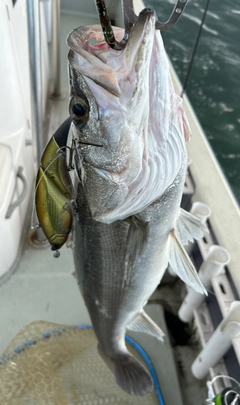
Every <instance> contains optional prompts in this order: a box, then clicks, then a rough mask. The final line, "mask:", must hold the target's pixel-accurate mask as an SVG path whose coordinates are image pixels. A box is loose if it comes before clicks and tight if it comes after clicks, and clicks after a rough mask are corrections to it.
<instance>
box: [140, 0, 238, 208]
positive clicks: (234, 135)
mask: <svg viewBox="0 0 240 405" xmlns="http://www.w3.org/2000/svg"><path fill="white" fill-rule="evenodd" d="M145 4H146V5H151V6H152V7H153V8H154V9H155V10H156V11H157V14H158V18H159V21H165V20H167V19H168V17H169V15H170V13H171V11H172V9H173V6H174V4H175V1H174V0H148V1H145ZM205 4H206V0H197V1H195V0H189V3H188V5H187V7H186V9H185V11H184V14H183V15H182V17H181V19H180V20H179V22H178V23H177V24H176V26H175V27H174V28H172V29H171V30H169V31H165V32H163V33H162V36H163V39H164V43H165V48H166V51H167V53H168V55H169V57H170V59H171V61H172V64H173V66H174V68H175V70H176V72H177V74H178V77H179V79H180V81H181V82H182V83H183V81H184V78H185V75H186V71H187V68H188V64H189V61H190V58H191V54H192V50H193V47H194V43H195V39H196V36H197V32H198V29H199V25H200V22H201V19H202V15H203V11H204V8H205ZM239 27H240V0H225V1H224V0H211V1H210V5H209V8H208V13H207V16H206V20H205V24H204V26H203V30H202V35H201V38H200V41H199V46H198V49H197V53H196V56H195V60H194V64H193V68H192V71H191V75H190V77H189V81H188V85H187V90H186V93H187V95H188V97H189V99H190V101H191V103H192V106H193V108H194V110H195V112H196V114H197V116H198V119H199V121H200V123H201V125H202V127H203V129H204V131H205V133H206V135H207V138H208V140H209V142H210V144H211V146H212V148H213V150H214V152H215V155H216V157H217V159H218V161H219V163H220V165H221V167H222V169H223V172H224V173H225V176H226V178H227V179H228V182H229V184H230V186H231V188H232V190H233V193H234V194H235V197H236V199H237V200H238V202H240V40H239V36H240V28H239ZM193 136H194V135H193Z"/></svg>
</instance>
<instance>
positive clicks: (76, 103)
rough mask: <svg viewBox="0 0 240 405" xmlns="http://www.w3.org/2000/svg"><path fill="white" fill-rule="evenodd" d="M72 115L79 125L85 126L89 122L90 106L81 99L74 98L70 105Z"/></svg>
mask: <svg viewBox="0 0 240 405" xmlns="http://www.w3.org/2000/svg"><path fill="white" fill-rule="evenodd" d="M69 110H70V114H73V115H74V118H73V119H74V120H75V121H76V122H77V123H81V124H84V123H85V122H86V121H87V120H88V114H89V105H88V103H87V102H86V101H85V100H84V99H82V98H80V97H76V96H74V97H72V99H71V100H70V105H69Z"/></svg>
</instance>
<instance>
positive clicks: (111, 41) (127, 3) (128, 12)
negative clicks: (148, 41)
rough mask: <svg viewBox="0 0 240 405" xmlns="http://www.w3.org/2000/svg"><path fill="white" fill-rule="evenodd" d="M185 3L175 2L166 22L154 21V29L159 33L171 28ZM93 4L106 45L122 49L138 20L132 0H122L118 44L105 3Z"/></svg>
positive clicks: (181, 0)
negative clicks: (123, 30)
mask: <svg viewBox="0 0 240 405" xmlns="http://www.w3.org/2000/svg"><path fill="white" fill-rule="evenodd" d="M187 2H188V0H177V3H176V5H175V7H174V9H173V11H172V14H171V15H170V17H169V19H168V20H167V21H166V22H165V23H161V22H160V21H158V20H157V21H156V25H155V27H156V29H157V30H160V31H165V30H168V29H169V28H171V27H173V26H174V25H175V24H176V22H177V21H178V19H179V17H180V16H181V14H182V12H183V10H184V8H185V7H186V5H187ZM95 4H96V8H97V12H98V16H99V19H100V23H101V26H102V30H103V35H104V37H105V40H106V42H107V44H108V45H109V46H110V47H111V48H113V49H115V50H122V49H124V48H125V46H126V44H127V41H128V38H129V35H130V32H131V30H132V27H133V25H134V24H135V22H136V21H137V18H138V17H137V15H136V14H135V12H134V7H133V0H122V9H123V17H124V27H125V33H124V36H123V38H122V40H121V41H119V42H118V41H117V40H116V38H115V36H114V32H113V29H112V24H111V21H110V17H109V14H108V11H107V7H106V4H105V1H104V0H95Z"/></svg>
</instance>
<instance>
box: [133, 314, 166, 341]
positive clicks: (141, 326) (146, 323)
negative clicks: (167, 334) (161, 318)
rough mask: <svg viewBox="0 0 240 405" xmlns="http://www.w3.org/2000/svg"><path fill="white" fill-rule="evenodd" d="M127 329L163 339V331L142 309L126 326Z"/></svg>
mask: <svg viewBox="0 0 240 405" xmlns="http://www.w3.org/2000/svg"><path fill="white" fill-rule="evenodd" d="M127 329H129V330H133V331H136V332H144V333H147V334H149V335H152V336H155V337H156V338H157V339H159V340H162V341H163V336H164V333H163V331H162V330H161V329H160V328H159V326H158V325H156V323H155V322H153V320H152V319H151V318H150V317H149V316H148V315H147V314H146V312H144V311H142V312H141V313H140V314H139V315H138V316H137V317H136V318H135V319H134V320H133V322H131V323H130V325H128V326H127Z"/></svg>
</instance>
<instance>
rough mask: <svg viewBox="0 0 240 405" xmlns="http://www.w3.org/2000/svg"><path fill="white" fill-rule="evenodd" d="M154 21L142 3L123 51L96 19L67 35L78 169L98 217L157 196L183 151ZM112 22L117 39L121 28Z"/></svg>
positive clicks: (177, 105)
mask: <svg viewBox="0 0 240 405" xmlns="http://www.w3.org/2000/svg"><path fill="white" fill-rule="evenodd" d="M155 22H156V14H155V12H154V10H153V9H152V8H146V9H144V10H143V11H142V12H141V13H140V14H139V17H138V19H137V21H136V23H135V25H134V27H133V29H132V31H131V33H130V36H129V39H128V41H127V45H126V47H125V48H124V49H123V50H121V51H119V50H113V49H111V48H110V47H109V46H108V44H107V43H106V42H105V40H104V37H103V33H102V28H101V26H99V25H93V26H85V27H80V28H78V29H76V30H74V31H73V32H72V33H71V34H70V35H69V37H68V40H67V43H68V45H69V47H70V51H69V55H68V60H69V68H70V69H69V71H70V94H71V98H70V105H69V109H70V114H73V115H74V119H73V136H74V137H75V139H76V140H77V143H78V147H77V153H78V155H79V156H80V161H81V170H80V171H79V172H80V173H81V181H82V183H83V189H84V192H85V194H86V198H87V201H88V205H89V208H90V211H91V213H92V216H93V218H94V219H96V220H99V221H102V222H106V223H109V222H113V221H115V220H119V219H124V218H126V217H128V216H130V215H133V214H134V213H137V212H139V211H141V210H142V209H143V208H145V207H146V206H147V205H148V204H150V203H151V202H152V201H154V199H156V198H158V197H159V196H160V195H161V194H162V193H163V192H164V191H165V189H166V188H167V187H168V186H169V185H170V184H171V183H172V182H173V180H174V178H175V177H176V175H177V173H178V171H179V169H180V167H181V164H182V161H183V158H185V155H186V149H185V141H184V122H183V119H182V116H181V99H180V97H178V96H177V95H176V94H175V92H174V90H173V86H172V82H171V78H170V73H169V66H168V60H167V56H166V53H165V50H164V46H163V43H162V39H161V35H160V32H159V31H156V29H155ZM113 29H114V34H115V37H116V39H117V40H118V41H120V40H121V39H122V37H123V34H124V31H123V29H121V28H118V27H114V28H113ZM175 133H176V134H175ZM172 138H174V139H173V140H172ZM175 155H176V156H175ZM170 161H171V164H168V163H169V162H170Z"/></svg>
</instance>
